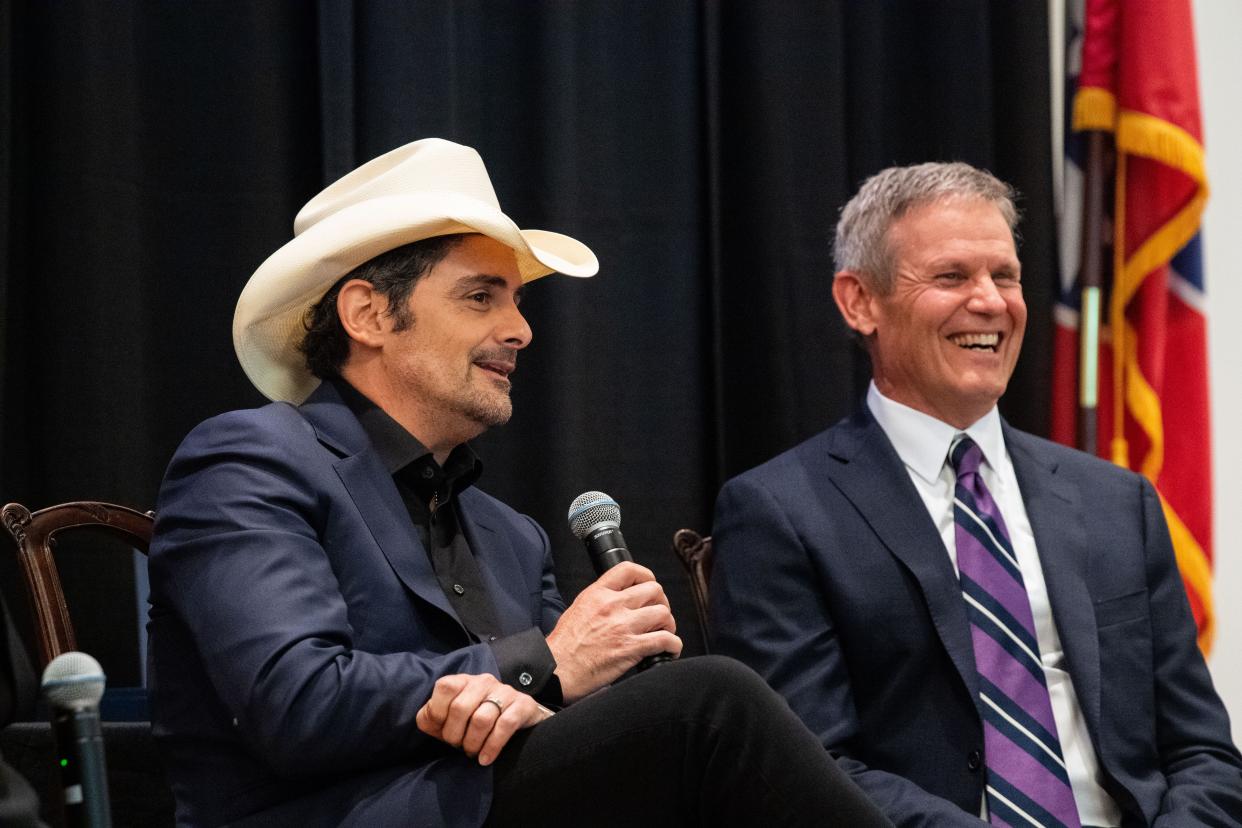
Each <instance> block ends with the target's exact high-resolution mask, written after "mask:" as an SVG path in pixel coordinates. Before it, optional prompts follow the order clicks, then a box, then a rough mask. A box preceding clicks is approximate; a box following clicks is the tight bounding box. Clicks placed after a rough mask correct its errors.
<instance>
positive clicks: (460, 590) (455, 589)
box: [453, 584, 466, 595]
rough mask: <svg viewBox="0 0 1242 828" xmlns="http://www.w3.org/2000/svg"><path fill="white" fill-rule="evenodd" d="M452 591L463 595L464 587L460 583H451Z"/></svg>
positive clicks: (464, 592)
mask: <svg viewBox="0 0 1242 828" xmlns="http://www.w3.org/2000/svg"><path fill="white" fill-rule="evenodd" d="M453 592H456V593H457V594H458V595H465V594H466V588H465V587H464V586H462V585H461V584H453Z"/></svg>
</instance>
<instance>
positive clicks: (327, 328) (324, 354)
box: [298, 233, 465, 379]
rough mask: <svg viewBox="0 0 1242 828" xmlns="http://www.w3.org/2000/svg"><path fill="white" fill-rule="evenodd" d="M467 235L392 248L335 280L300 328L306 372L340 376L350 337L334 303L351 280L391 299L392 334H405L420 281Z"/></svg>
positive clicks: (455, 235)
mask: <svg viewBox="0 0 1242 828" xmlns="http://www.w3.org/2000/svg"><path fill="white" fill-rule="evenodd" d="M464 238H465V234H463V233H454V234H452V235H448V236H432V237H431V238H429V239H420V240H419V241H416V242H410V243H409V244H404V245H402V246H401V247H394V248H393V249H392V250H389V251H387V252H385V253H381V254H379V255H378V256H376V257H375V258H373V259H369V260H367V261H365V262H363V263H362V264H360V265H358V266H357V267H355V268H354V269H353V270H351V271H350V272H349V273H346V274H345V275H344V276H342V277H341V278H340V279H338V280H337V281H336V284H334V285H333V286H332V287H331V288H329V289H328V292H327V293H325V294H324V295H323V297H322V298H321V299H320V300H319V301H318V302H316V303H315V304H314V305H312V306H311V307H310V308H308V309H307V311H306V315H305V317H303V319H302V325H303V327H305V328H306V336H305V337H304V338H303V339H302V342H301V344H300V345H298V350H299V351H301V352H302V355H303V356H304V357H306V367H307V368H308V369H309V370H310V372H311V373H312V374H314V375H315V376H317V377H319V378H320V379H326V378H327V377H333V376H336V375H337V374H339V373H340V372H341V366H342V365H344V364H345V360H346V359H347V358H348V357H349V334H347V333H345V329H344V328H343V327H342V326H341V317H340V315H339V314H337V312H336V298H337V296H339V295H340V293H341V286H342V285H344V284H345V283H346V282H348V281H349V280H350V279H362V280H364V281H367V282H370V283H371V284H372V285H374V286H375V289H376V291H377V292H378V293H379V294H380V295H381V296H383V297H384V298H385V299H387V300H388V311H387V312H388V315H389V316H391V317H392V320H393V330H396V331H403V330H405V329H406V328H408V327H410V326H411V325H412V324H414V319H413V318H412V317H411V316H410V309H409V301H410V293H411V292H412V291H413V290H414V285H415V284H417V283H418V280H419V279H421V278H423V277H424V276H426V275H427V274H428V273H429V272H431V269H432V268H433V267H435V266H436V265H438V264H439V263H440V262H441V261H443V260H444V257H445V256H447V255H448V254H449V253H450V252H452V250H453V248H455V247H456V246H457V245H458V244H460V243H461V241H462V239H464Z"/></svg>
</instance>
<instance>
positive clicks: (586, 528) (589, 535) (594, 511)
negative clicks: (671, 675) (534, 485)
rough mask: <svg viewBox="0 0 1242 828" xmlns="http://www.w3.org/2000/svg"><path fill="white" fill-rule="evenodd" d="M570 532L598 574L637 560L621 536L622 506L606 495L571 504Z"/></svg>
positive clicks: (657, 660)
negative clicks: (582, 545) (585, 551)
mask: <svg viewBox="0 0 1242 828" xmlns="http://www.w3.org/2000/svg"><path fill="white" fill-rule="evenodd" d="M569 531H571V532H573V533H574V537H576V538H578V539H579V540H581V541H582V542H583V543H585V544H586V549H587V554H588V555H590V556H591V565H592V566H593V567H595V574H596V575H603V574H604V573H605V572H607V571H608V570H609V569H612V568H613V567H614V566H616V565H617V564H619V563H621V562H622V561H632V560H634V556H633V555H631V554H630V550H629V549H628V548H627V547H626V545H625V538H624V537H622V536H621V507H620V506H618V505H617V501H615V500H613V499H612V498H611V497H609V496H608V495H606V494H604V493H603V492H583V493H582V494H580V495H578V496H577V497H575V498H574V502H573V503H571V504H569ZM672 660H673V657H672V656H671V655H669V654H668V653H660V654H659V655H652V656H647V657H646V658H644V659H643V660H642V661H640V662H638V669H639V670H640V671H642V670H646V669H647V668H648V667H650V666H652V665H653V664H663V663H664V662H666V661H672Z"/></svg>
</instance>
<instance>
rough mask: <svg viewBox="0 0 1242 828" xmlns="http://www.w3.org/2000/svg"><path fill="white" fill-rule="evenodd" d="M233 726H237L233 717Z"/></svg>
mask: <svg viewBox="0 0 1242 828" xmlns="http://www.w3.org/2000/svg"><path fill="white" fill-rule="evenodd" d="M233 727H237V719H233Z"/></svg>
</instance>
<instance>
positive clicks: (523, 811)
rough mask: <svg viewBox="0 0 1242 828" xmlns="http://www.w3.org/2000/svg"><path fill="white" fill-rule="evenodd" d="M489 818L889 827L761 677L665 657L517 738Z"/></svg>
mask: <svg viewBox="0 0 1242 828" xmlns="http://www.w3.org/2000/svg"><path fill="white" fill-rule="evenodd" d="M494 778H495V786H494V787H495V790H494V794H493V797H492V808H491V813H490V815H489V816H488V819H487V825H488V826H493V827H494V828H501V826H560V825H565V826H569V825H572V826H587V825H589V826H631V825H633V826H644V828H647V827H648V826H651V827H653V828H654V826H664V825H669V826H672V825H679V826H680V825H705V826H718V825H755V826H770V825H771V826H775V825H791V826H792V825H806V826H832V825H840V826H850V828H856V826H857V827H858V828H867V826H884V825H889V824H890V823H889V822H888V820H887V819H885V818H884V816H883V815H881V814H880V812H879V811H878V810H877V809H876V808H875V806H874V805H872V804H871V802H870V800H868V799H867V798H866V796H865V795H864V794H863V792H862V790H861V789H860V788H859V787H858V786H857V785H855V784H854V782H853V781H852V780H850V779H849V777H848V776H846V774H845V772H844V771H842V770H841V769H840V768H839V767H838V766H837V764H836V762H835V761H833V759H832V757H831V756H829V755H828V753H827V752H826V751H825V750H824V747H823V745H821V744H820V743H819V740H818V739H816V738H815V736H813V735H812V734H811V733H810V731H808V730H807V729H806V727H805V726H803V724H802V722H801V721H800V720H799V719H798V717H797V716H796V715H794V713H793V711H792V710H790V709H789V706H788V705H787V704H786V703H785V701H784V699H782V698H780V697H779V696H778V695H777V694H776V693H775V692H773V691H772V690H771V689H770V688H769V687H768V686H767V685H766V684H764V682H763V680H762V679H760V678H759V676H757V675H756V674H755V673H754V672H752V671H751V670H749V669H748V668H746V667H744V666H742V665H741V664H739V663H738V662H735V661H732V660H731V659H726V658H721V657H718V656H704V657H701V658H691V659H687V660H685V661H677V662H671V663H668V664H661V665H658V666H656V667H653V668H652V669H650V670H648V671H647V672H645V673H640V674H638V675H636V676H633V677H632V678H629V679H627V680H625V681H623V682H621V683H619V684H617V685H614V686H613V687H611V688H608V689H606V690H603V691H601V692H599V693H596V694H595V695H593V696H590V697H588V698H585V699H582V700H581V701H579V702H578V703H577V704H574V705H572V706H571V707H568V708H566V709H565V710H562V711H561V712H559V713H557V714H556V715H555V716H553V717H552V718H551V719H548V720H547V721H545V722H542V723H541V724H539V725H538V726H536V727H534V728H530V729H528V730H524V731H522V732H520V733H518V734H517V735H515V736H514V737H513V739H512V740H511V741H510V742H509V744H508V745H506V746H505V749H504V750H503V751H501V753H500V757H499V759H497V761H496V764H495V777H494Z"/></svg>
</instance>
